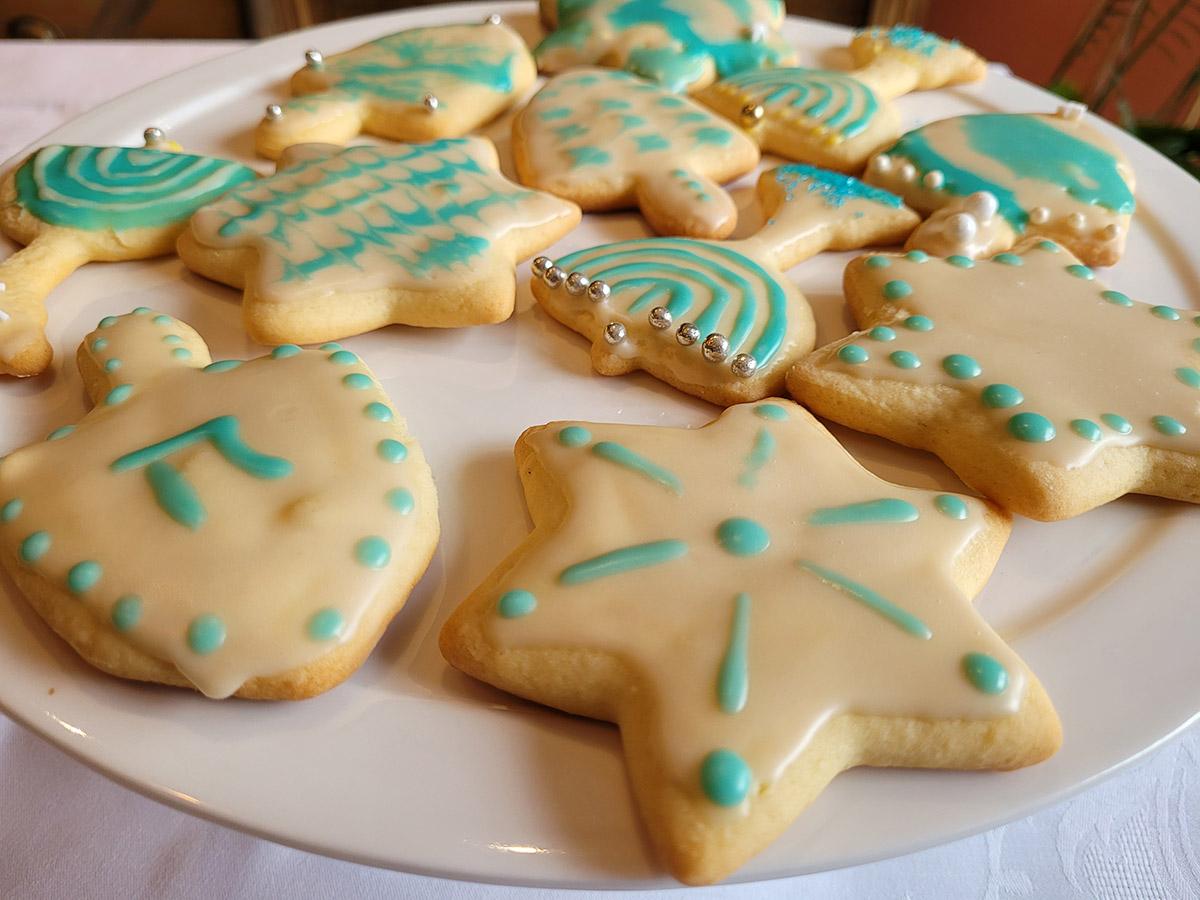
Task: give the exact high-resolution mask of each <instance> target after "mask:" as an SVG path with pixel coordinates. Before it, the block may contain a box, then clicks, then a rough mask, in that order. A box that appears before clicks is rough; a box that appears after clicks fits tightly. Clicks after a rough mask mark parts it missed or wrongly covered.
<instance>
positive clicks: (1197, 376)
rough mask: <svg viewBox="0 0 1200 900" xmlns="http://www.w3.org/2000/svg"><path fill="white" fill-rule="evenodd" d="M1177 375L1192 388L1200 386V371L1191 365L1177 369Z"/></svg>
mask: <svg viewBox="0 0 1200 900" xmlns="http://www.w3.org/2000/svg"><path fill="white" fill-rule="evenodd" d="M1175 377H1176V378H1178V379H1179V381H1180V382H1181V383H1183V384H1186V385H1187V386H1188V387H1190V388H1200V372H1198V371H1196V370H1195V369H1193V368H1192V367H1191V366H1181V367H1180V368H1178V369H1176V370H1175Z"/></svg>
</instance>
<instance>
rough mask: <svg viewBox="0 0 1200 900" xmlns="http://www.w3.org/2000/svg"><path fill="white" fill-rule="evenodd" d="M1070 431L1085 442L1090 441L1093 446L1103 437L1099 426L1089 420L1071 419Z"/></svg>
mask: <svg viewBox="0 0 1200 900" xmlns="http://www.w3.org/2000/svg"><path fill="white" fill-rule="evenodd" d="M1071 430H1072V431H1073V432H1075V433H1076V434H1077V435H1079V436H1080V437H1081V438H1083V439H1084V440H1085V441H1091V442H1092V443H1093V444H1094V443H1096V442H1097V441H1099V440H1100V438H1102V437H1103V436H1104V433H1103V432H1102V431H1101V430H1100V426H1099V425H1097V424H1096V423H1095V422H1093V421H1092V420H1091V419H1072V420H1071Z"/></svg>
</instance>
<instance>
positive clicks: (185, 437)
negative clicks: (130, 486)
mask: <svg viewBox="0 0 1200 900" xmlns="http://www.w3.org/2000/svg"><path fill="white" fill-rule="evenodd" d="M239 427H240V424H239V422H238V419H237V417H236V416H218V417H217V418H215V419H209V420H208V421H207V422H205V423H204V424H203V425H197V426H196V427H195V428H191V429H189V430H187V431H183V432H180V433H179V434H177V435H175V436H174V437H169V438H167V439H166V440H164V441H159V442H158V443H157V444H150V445H149V446H148V447H142V448H141V449H140V450H135V451H133V452H132V453H126V454H125V455H124V456H122V457H120V458H119V459H117V460H115V461H114V462H112V463H111V464H110V465H109V468H110V469H112V470H113V471H114V472H126V471H128V470H129V469H136V468H139V467H141V466H146V465H149V464H150V463H152V462H157V461H158V460H160V459H163V458H165V457H167V456H170V455H171V454H172V453H175V452H176V451H178V450H183V449H184V448H186V447H190V446H191V445H192V444H195V443H197V442H199V441H208V442H209V443H210V444H212V445H213V447H215V448H216V450H217V452H218V453H220V454H221V455H222V456H223V457H225V459H226V461H228V462H229V463H231V464H232V465H234V466H236V467H237V468H239V469H241V470H242V471H243V472H245V473H246V474H247V475H252V476H253V477H255V478H264V479H276V478H285V477H287V476H288V475H290V474H292V469H293V466H292V464H291V463H290V462H289V461H288V460H286V459H283V458H281V457H278V456H267V455H265V454H263V453H258V452H256V451H255V450H252V449H251V448H250V447H248V446H247V445H246V444H245V442H244V441H242V439H241V436H240V435H239V434H238V429H239Z"/></svg>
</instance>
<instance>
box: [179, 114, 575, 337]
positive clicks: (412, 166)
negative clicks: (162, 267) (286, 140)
mask: <svg viewBox="0 0 1200 900" xmlns="http://www.w3.org/2000/svg"><path fill="white" fill-rule="evenodd" d="M498 165H499V164H498V161H497V158H496V148H495V147H493V146H492V144H491V142H490V141H487V140H485V139H484V138H478V137H472V138H465V139H461V140H446V141H435V142H433V143H429V144H410V145H406V146H399V147H349V148H340V147H335V146H332V145H328V144H300V145H297V146H295V147H291V148H289V149H288V151H287V153H286V154H285V155H284V157H283V158H282V159H281V161H280V167H279V171H277V172H276V173H275V174H274V175H272V176H271V177H269V178H264V179H262V180H261V181H259V182H258V183H256V184H253V185H247V186H246V187H245V188H244V189H240V190H236V191H233V192H232V193H230V194H229V195H228V196H226V197H225V198H223V199H222V200H221V201H220V202H218V203H214V204H211V205H209V206H206V207H204V208H203V209H201V210H199V211H198V212H197V213H196V215H195V216H193V217H192V220H191V222H190V224H189V226H188V229H187V231H185V232H184V233H183V234H182V235H181V236H180V238H179V248H178V249H179V255H180V257H181V258H182V259H183V261H184V263H185V264H187V266H188V267H189V268H191V269H192V270H193V271H195V272H198V273H199V274H201V275H204V276H206V277H208V278H212V279H214V280H216V281H220V282H223V283H225V284H228V285H231V286H233V287H237V288H244V307H243V318H244V320H245V325H246V329H247V331H248V332H249V333H250V336H251V337H253V338H254V339H255V340H257V341H260V342H263V343H270V344H275V343H283V342H288V341H291V342H294V343H298V344H304V343H312V342H315V341H323V340H334V339H336V338H341V337H346V336H347V335H352V334H359V333H361V332H364V331H371V330H372V329H375V328H382V327H383V326H384V325H389V324H392V323H399V324H404V325H423V326H428V327H437V328H450V327H455V326H459V325H480V324H485V323H490V322H501V321H503V320H505V319H507V318H508V317H509V316H510V315H511V314H512V310H513V295H514V292H515V276H514V274H513V264H514V262H515V261H516V260H519V259H523V258H525V257H527V256H529V255H530V254H532V253H535V252H537V251H538V250H541V249H542V248H543V247H546V246H548V245H550V244H552V243H554V242H555V241H556V240H558V239H559V238H560V237H562V236H563V235H564V234H566V233H567V232H568V231H570V230H571V229H572V228H574V227H575V225H576V224H578V222H579V218H580V213H579V209H578V208H577V207H576V206H574V205H573V204H571V203H566V202H564V201H562V200H559V199H558V198H557V197H551V196H549V195H548V194H541V193H538V192H536V191H529V190H525V189H524V188H521V187H518V186H517V185H514V184H513V183H512V182H510V181H508V179H506V178H505V177H504V176H503V175H501V174H500V171H499V168H498Z"/></svg>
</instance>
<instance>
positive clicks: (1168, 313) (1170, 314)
mask: <svg viewBox="0 0 1200 900" xmlns="http://www.w3.org/2000/svg"><path fill="white" fill-rule="evenodd" d="M1150 314H1151V315H1152V316H1158V318H1160V319H1166V320H1167V321H1168V322H1178V321H1179V310H1177V309H1172V308H1171V307H1169V306H1152V307H1150Z"/></svg>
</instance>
